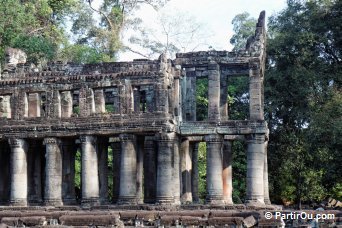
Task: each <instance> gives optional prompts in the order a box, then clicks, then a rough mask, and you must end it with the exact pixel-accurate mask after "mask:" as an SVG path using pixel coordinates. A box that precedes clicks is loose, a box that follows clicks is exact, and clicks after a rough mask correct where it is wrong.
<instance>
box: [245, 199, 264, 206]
mask: <svg viewBox="0 0 342 228" xmlns="http://www.w3.org/2000/svg"><path fill="white" fill-rule="evenodd" d="M245 204H246V205H247V206H254V207H263V206H265V202H264V200H260V199H253V200H246V202H245Z"/></svg>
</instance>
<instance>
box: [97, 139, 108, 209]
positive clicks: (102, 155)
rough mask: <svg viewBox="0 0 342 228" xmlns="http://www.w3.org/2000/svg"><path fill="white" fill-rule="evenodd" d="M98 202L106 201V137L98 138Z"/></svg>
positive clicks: (104, 202) (103, 202)
mask: <svg viewBox="0 0 342 228" xmlns="http://www.w3.org/2000/svg"><path fill="white" fill-rule="evenodd" d="M98 163H99V182H100V202H101V203H102V204H106V203H107V202H108V139H107V138H101V139H98Z"/></svg>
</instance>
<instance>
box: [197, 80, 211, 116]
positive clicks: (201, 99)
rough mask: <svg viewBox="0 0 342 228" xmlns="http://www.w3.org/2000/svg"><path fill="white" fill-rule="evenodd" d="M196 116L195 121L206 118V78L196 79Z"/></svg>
mask: <svg viewBox="0 0 342 228" xmlns="http://www.w3.org/2000/svg"><path fill="white" fill-rule="evenodd" d="M196 114H197V116H196V118H197V121H201V120H206V119H208V79H207V78H199V79H197V80H196Z"/></svg>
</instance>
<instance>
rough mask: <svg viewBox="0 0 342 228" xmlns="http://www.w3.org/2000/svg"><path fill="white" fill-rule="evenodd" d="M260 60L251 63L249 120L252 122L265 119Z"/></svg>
mask: <svg viewBox="0 0 342 228" xmlns="http://www.w3.org/2000/svg"><path fill="white" fill-rule="evenodd" d="M260 67H261V66H260V61H259V60H250V62H249V116H250V117H249V118H250V120H263V119H264V108H263V106H264V104H263V98H262V97H263V95H262V75H261V69H260Z"/></svg>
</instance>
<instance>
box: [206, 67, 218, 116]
mask: <svg viewBox="0 0 342 228" xmlns="http://www.w3.org/2000/svg"><path fill="white" fill-rule="evenodd" d="M208 88H209V92H208V97H209V103H208V119H209V120H219V119H220V67H219V65H218V64H217V63H215V62H210V64H208Z"/></svg>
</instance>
